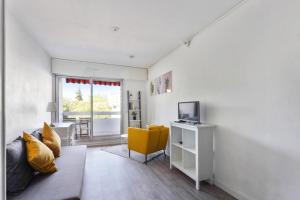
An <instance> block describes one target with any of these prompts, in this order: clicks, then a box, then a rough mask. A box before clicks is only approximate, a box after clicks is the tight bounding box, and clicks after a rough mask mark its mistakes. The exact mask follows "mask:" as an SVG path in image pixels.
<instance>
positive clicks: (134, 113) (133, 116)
mask: <svg viewBox="0 0 300 200" xmlns="http://www.w3.org/2000/svg"><path fill="white" fill-rule="evenodd" d="M131 115H132V119H133V120H136V115H137V113H136V112H135V111H133V112H132V113H131Z"/></svg>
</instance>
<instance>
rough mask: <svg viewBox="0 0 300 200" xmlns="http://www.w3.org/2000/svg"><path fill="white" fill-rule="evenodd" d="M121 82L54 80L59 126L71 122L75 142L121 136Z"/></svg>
mask: <svg viewBox="0 0 300 200" xmlns="http://www.w3.org/2000/svg"><path fill="white" fill-rule="evenodd" d="M121 93H122V92H121V81H114V80H99V79H93V78H80V77H64V76H57V77H56V102H57V104H58V113H57V115H56V119H57V121H59V122H74V123H75V124H76V128H75V131H76V138H77V139H78V140H93V139H95V138H97V137H101V136H105V135H120V134H121Z"/></svg>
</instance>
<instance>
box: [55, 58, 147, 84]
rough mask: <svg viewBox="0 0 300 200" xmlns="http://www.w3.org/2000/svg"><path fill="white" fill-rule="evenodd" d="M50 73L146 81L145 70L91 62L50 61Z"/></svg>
mask: <svg viewBox="0 0 300 200" xmlns="http://www.w3.org/2000/svg"><path fill="white" fill-rule="evenodd" d="M52 72H53V73H55V74H60V75H69V76H85V77H99V78H115V79H128V80H147V70H146V69H144V68H136V67H123V66H117V65H107V64H101V63H93V62H81V61H72V60H62V59H55V58H54V59H52Z"/></svg>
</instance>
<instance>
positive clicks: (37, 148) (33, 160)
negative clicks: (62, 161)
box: [23, 132, 57, 173]
mask: <svg viewBox="0 0 300 200" xmlns="http://www.w3.org/2000/svg"><path fill="white" fill-rule="evenodd" d="M23 138H24V140H25V142H26V148H27V160H28V163H29V164H30V165H31V166H32V168H34V169H35V170H36V171H38V172H41V173H53V172H56V171H57V168H56V165H55V158H54V155H53V153H52V151H51V150H50V149H49V148H48V147H47V146H46V145H45V144H43V143H42V142H41V141H39V140H38V139H36V138H35V137H33V136H32V135H30V134H28V133H25V132H24V133H23Z"/></svg>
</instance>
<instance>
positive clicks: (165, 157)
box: [164, 149, 167, 158]
mask: <svg viewBox="0 0 300 200" xmlns="http://www.w3.org/2000/svg"><path fill="white" fill-rule="evenodd" d="M164 156H165V158H166V157H167V156H166V150H165V149H164Z"/></svg>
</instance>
